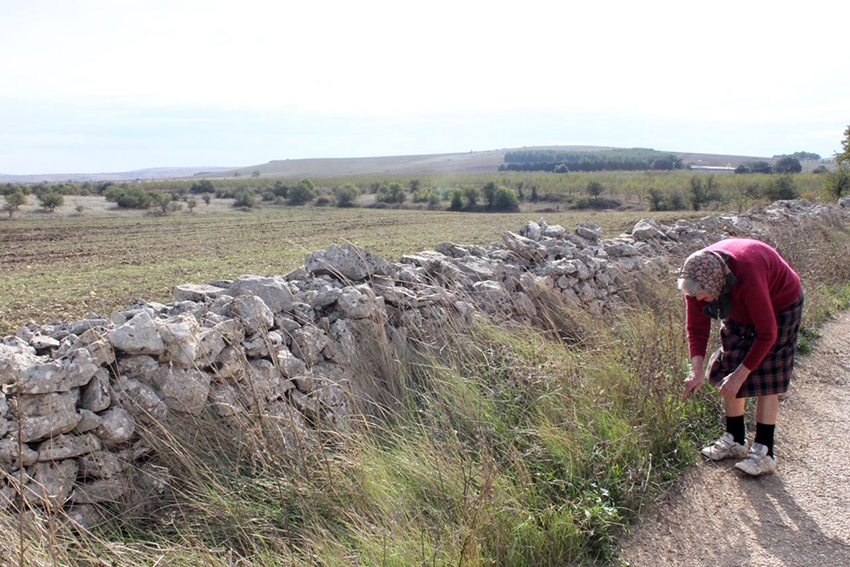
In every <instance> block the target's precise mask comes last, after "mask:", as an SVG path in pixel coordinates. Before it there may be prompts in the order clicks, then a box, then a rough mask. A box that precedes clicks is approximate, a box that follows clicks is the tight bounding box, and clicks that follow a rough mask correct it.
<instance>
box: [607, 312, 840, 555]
mask: <svg viewBox="0 0 850 567" xmlns="http://www.w3.org/2000/svg"><path fill="white" fill-rule="evenodd" d="M822 332H823V338H821V339H820V340H819V341H818V342H817V343H816V345H815V350H814V352H812V353H811V354H809V355H807V356H803V357H798V359H797V367H796V374H797V379H796V381H795V382H794V384H793V385H792V386H791V390H790V391H789V393H788V394H787V396H786V397H785V399H784V401H783V403H782V409H781V410H780V414H779V421H778V423H777V430H776V455H777V458H778V464H779V468H778V471H777V474H775V475H773V476H769V477H763V478H758V479H753V478H748V477H744V476H742V475H741V474H740V473H739V472H738V471H737V470H736V469H734V468H733V466H734V461H732V460H729V461H723V462H721V463H703V464H702V465H701V466H699V467H697V468H696V469H694V470H692V471H691V472H690V473H689V474H688V475H686V477H685V479H684V480H683V481H682V482H681V483H679V485H678V486H677V488H676V489H675V490H674V491H673V492H672V493H670V494H668V495H667V496H665V498H664V499H663V501H661V502H660V503H659V504H658V505H657V506H656V508H655V509H654V510H653V511H651V512H650V513H649V514H647V516H646V519H645V520H643V521H642V522H641V523H639V524H638V525H637V526H635V528H634V529H633V530H632V534H631V535H630V536H629V537H628V538H627V539H626V540H625V541H624V542H623V544H622V550H621V556H620V559H619V564H620V565H624V566H626V565H627V566H630V567H661V566H671V567H679V566H682V567H684V566H688V567H700V566H709V565H710V566H712V567H745V566H746V567H796V566H800V567H803V566H805V567H821V566H824V567H826V566H830V567H832V566H835V567H839V566H840V567H844V566H850V313H844V314H843V315H841V316H840V317H839V318H838V319H836V320H834V321H832V322H830V323H828V324H827V325H826V326H825V327H824V328H823V329H822ZM700 395H717V393H716V392H709V391H708V390H706V391H704V392H701V393H700ZM752 433H753V432H750V438H751V439H752ZM707 441H708V440H707Z"/></svg>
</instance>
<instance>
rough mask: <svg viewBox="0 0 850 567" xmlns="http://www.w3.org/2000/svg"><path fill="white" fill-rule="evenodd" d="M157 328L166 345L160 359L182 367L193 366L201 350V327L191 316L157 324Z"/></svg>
mask: <svg viewBox="0 0 850 567" xmlns="http://www.w3.org/2000/svg"><path fill="white" fill-rule="evenodd" d="M156 328H157V330H158V331H159V336H160V338H161V339H162V342H163V344H164V345H165V352H163V353H162V354H161V355H160V359H161V360H164V361H168V362H173V363H174V364H179V365H180V366H186V367H189V366H193V365H194V363H195V359H196V358H197V356H198V351H199V350H200V338H201V327H200V325H198V321H197V319H195V317H194V316H193V315H191V314H187V313H184V314H181V315H178V316H177V317H176V318H174V319H169V320H167V321H163V322H159V321H158V322H157V324H156Z"/></svg>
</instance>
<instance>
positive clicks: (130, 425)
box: [94, 408, 136, 446]
mask: <svg viewBox="0 0 850 567" xmlns="http://www.w3.org/2000/svg"><path fill="white" fill-rule="evenodd" d="M100 418H101V420H102V421H101V423H100V425H99V426H98V427H97V429H95V430H94V432H95V435H97V436H98V437H99V438H100V440H101V441H103V443H104V444H105V445H106V446H113V445H120V444H121V443H125V442H127V441H129V440H130V439H131V438H132V437H133V433H135V432H136V422H135V421H133V416H132V415H130V413H129V412H128V411H127V410H125V409H123V408H112V409H110V410H109V411H107V412H106V413H104V414H103V415H101V416H100Z"/></svg>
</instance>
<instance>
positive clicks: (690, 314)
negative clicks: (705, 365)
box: [685, 296, 711, 358]
mask: <svg viewBox="0 0 850 567" xmlns="http://www.w3.org/2000/svg"><path fill="white" fill-rule="evenodd" d="M685 299H686V303H685V306H686V324H685V326H686V328H687V331H688V352H689V353H690V355H691V358H693V357H695V356H705V351H706V348H707V347H708V337H709V335H711V318H710V317H709V316H708V315H706V314H705V313H703V311H702V308H703V307H704V306H705V302H704V301H699V300H698V299H697V298H695V297H691V296H685Z"/></svg>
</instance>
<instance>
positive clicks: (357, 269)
mask: <svg viewBox="0 0 850 567" xmlns="http://www.w3.org/2000/svg"><path fill="white" fill-rule="evenodd" d="M304 267H305V268H306V269H307V271H308V272H310V273H311V274H314V275H319V274H329V275H331V276H333V277H335V278H337V279H340V280H351V281H360V280H364V279H366V278H367V277H369V276H373V275H384V276H389V275H393V272H394V268H393V265H392V264H390V263H389V262H387V261H386V260H384V259H383V258H379V257H378V256H375V255H373V254H371V253H369V252H368V251H366V250H364V249H363V248H360V247H357V246H354V245H353V244H343V245H342V246H337V245H336V244H332V245H331V246H329V247H328V249H327V250H321V251H318V252H313V253H311V254H308V255H307V257H306V258H305V260H304Z"/></svg>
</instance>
